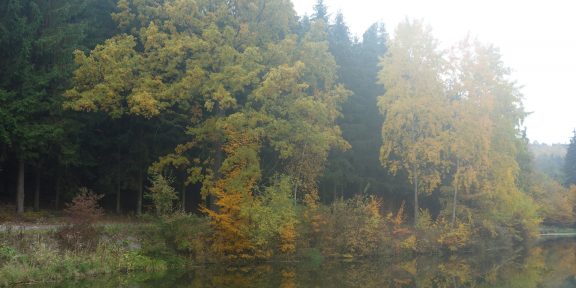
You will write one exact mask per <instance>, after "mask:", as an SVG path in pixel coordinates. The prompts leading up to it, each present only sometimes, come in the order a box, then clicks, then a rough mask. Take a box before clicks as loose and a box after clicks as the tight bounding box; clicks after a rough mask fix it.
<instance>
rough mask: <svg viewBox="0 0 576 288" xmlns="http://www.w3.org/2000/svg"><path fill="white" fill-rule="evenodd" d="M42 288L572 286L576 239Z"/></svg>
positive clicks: (127, 277)
mask: <svg viewBox="0 0 576 288" xmlns="http://www.w3.org/2000/svg"><path fill="white" fill-rule="evenodd" d="M42 287H87V288H92V287H135V288H136V287H208V288H211V287H241V288H244V287H255V288H258V287H282V288H291V287H523V288H528V287H576V239H575V238H570V239H558V240H549V241H545V242H542V243H540V244H539V245H536V246H534V247H532V248H528V249H518V250H517V251H508V250H499V251H496V250H492V251H486V252H484V253H478V254H468V255H459V256H449V257H440V256H436V257H434V256H421V257H416V258H413V259H410V260H402V261H399V260H397V261H394V260H393V259H392V260H390V259H388V260H378V259H370V260H358V261H323V262H318V261H316V262H314V261H308V262H306V261H304V262H299V263H280V264H260V265H253V266H247V267H222V266H220V265H218V266H217V265H213V266H205V267H198V268H192V269H190V270H188V271H168V272H166V273H161V274H153V273H134V274H129V275H115V276H106V277H100V278H98V279H90V280H84V281H80V282H77V281H70V282H64V283H58V284H52V286H51V285H42Z"/></svg>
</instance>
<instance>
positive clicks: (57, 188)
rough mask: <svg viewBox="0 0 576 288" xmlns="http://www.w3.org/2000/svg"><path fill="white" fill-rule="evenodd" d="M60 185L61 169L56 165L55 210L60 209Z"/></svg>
mask: <svg viewBox="0 0 576 288" xmlns="http://www.w3.org/2000/svg"><path fill="white" fill-rule="evenodd" d="M61 187H62V175H61V170H60V167H58V170H57V172H56V199H54V202H55V203H54V207H55V208H56V210H59V209H60V189H61Z"/></svg>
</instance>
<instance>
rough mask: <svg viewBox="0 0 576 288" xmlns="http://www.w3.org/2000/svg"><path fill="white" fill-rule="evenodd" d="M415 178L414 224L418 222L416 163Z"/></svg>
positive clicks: (413, 169) (414, 168) (413, 170)
mask: <svg viewBox="0 0 576 288" xmlns="http://www.w3.org/2000/svg"><path fill="white" fill-rule="evenodd" d="M412 173H413V174H414V175H413V178H414V226H416V223H418V210H419V207H418V172H417V171H416V165H414V166H413V168H412Z"/></svg>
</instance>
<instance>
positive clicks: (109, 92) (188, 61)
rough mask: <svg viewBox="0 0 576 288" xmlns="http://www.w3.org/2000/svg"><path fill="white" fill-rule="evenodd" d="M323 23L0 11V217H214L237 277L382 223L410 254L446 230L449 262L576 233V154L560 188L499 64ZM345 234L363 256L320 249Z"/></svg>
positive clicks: (207, 9)
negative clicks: (80, 199)
mask: <svg viewBox="0 0 576 288" xmlns="http://www.w3.org/2000/svg"><path fill="white" fill-rule="evenodd" d="M314 11H315V12H314V14H313V15H310V16H303V17H299V16H297V15H296V13H295V12H294V9H293V7H292V4H291V3H290V1H288V0H266V1H258V0H236V1H228V0H163V1H161V0H118V1H115V0H48V1H35V0H7V1H2V2H1V3H0V201H1V202H3V203H5V204H6V205H5V206H2V207H6V208H5V209H11V212H12V208H11V207H14V209H13V212H14V213H24V212H25V210H32V209H33V210H39V209H55V210H59V209H62V208H63V207H65V206H64V204H65V203H68V202H70V201H71V200H72V199H73V197H74V196H75V195H77V194H78V193H79V191H81V189H80V188H82V187H86V188H88V189H90V190H92V191H94V192H95V193H97V194H102V195H104V197H103V198H102V199H101V201H100V204H101V205H103V207H105V208H106V210H107V211H109V212H110V213H113V212H115V213H119V214H136V215H140V214H142V213H159V214H165V213H170V212H171V211H174V210H181V211H186V212H189V213H193V214H197V215H203V216H206V217H207V218H206V219H210V227H211V229H213V231H214V232H213V233H214V235H216V236H215V237H214V238H213V239H214V241H213V242H212V245H213V247H216V248H215V251H217V252H219V253H222V254H224V255H235V256H238V257H240V258H243V257H244V256H246V255H256V256H261V257H262V258H266V257H268V256H269V254H270V253H271V252H270V251H269V250H267V249H264V248H262V247H268V245H271V244H270V243H272V242H274V241H277V242H278V243H279V244H278V245H279V246H278V247H279V248H278V249H279V251H281V252H283V253H288V252H291V251H293V250H294V249H295V247H296V246H299V247H300V246H306V245H308V246H311V247H313V246H314V245H315V243H317V242H319V241H323V242H326V241H328V242H329V241H334V245H335V246H337V245H340V244H341V245H343V246H345V247H348V248H350V247H352V248H350V249H351V250H352V252H350V253H359V254H363V253H364V254H368V253H370V251H369V249H370V247H371V246H370V245H372V244H373V243H372V244H371V243H370V242H369V241H372V240H373V241H377V239H379V238H377V237H376V236H374V235H373V234H370V233H372V232H373V231H375V230H378V228H377V227H379V226H378V225H383V224H381V223H388V224H389V225H392V226H394V227H395V228H394V230H393V231H392V232H391V233H392V234H391V235H395V236H398V237H401V238H402V237H403V238H402V240H403V241H404V242H402V245H411V244H410V243H412V242H413V241H416V240H414V239H416V238H412V236H405V235H407V234H406V233H409V232H406V231H405V230H402V229H400V228H399V227H400V225H404V224H408V223H413V224H414V227H416V228H417V229H420V230H418V231H429V229H432V228H430V227H434V229H438V230H437V231H440V232H438V233H439V234H438V235H440V236H437V237H438V239H439V240H438V243H440V244H442V245H446V246H447V247H449V248H453V247H460V246H462V245H465V243H466V242H468V241H470V239H472V238H474V237H472V236H471V235H481V236H483V237H488V238H490V237H493V238H497V237H500V236H502V235H511V236H510V238H511V239H513V240H515V241H518V240H526V239H529V238H531V237H533V236H535V235H536V234H537V232H538V227H539V225H540V224H542V223H545V224H549V225H564V226H567V225H573V224H574V221H575V218H574V206H575V203H576V202H575V200H576V189H572V188H570V185H572V184H576V180H574V179H576V167H573V166H574V165H576V160H574V159H576V158H574V157H576V140H574V139H573V140H572V144H571V145H570V148H568V155H567V157H566V159H567V160H566V164H565V165H564V164H562V165H563V169H559V170H557V171H555V172H554V173H555V174H550V173H549V174H546V173H543V172H542V171H540V170H539V169H536V168H535V167H536V165H535V164H534V162H535V161H534V156H533V154H532V153H531V152H530V150H529V147H528V145H529V144H528V143H529V140H528V139H527V138H526V137H525V131H524V130H523V128H522V121H523V120H524V118H525V117H526V116H527V113H526V111H525V110H524V109H523V106H522V94H521V91H520V88H519V86H518V85H517V84H516V83H514V82H513V81H511V80H510V70H509V69H508V68H507V67H506V65H505V64H504V63H502V61H501V57H500V55H499V52H498V49H497V48H495V47H493V46H491V45H486V44H483V43H479V42H478V41H476V40H474V39H464V40H462V41H461V42H460V43H457V44H455V45H454V46H452V47H451V48H450V49H441V48H440V47H439V46H438V41H437V40H436V39H435V38H434V36H433V34H432V31H431V29H430V28H429V27H427V26H426V25H425V24H424V23H422V22H421V21H411V20H406V21H405V22H403V23H401V24H400V25H399V26H398V27H396V28H395V30H394V31H395V32H394V33H391V35H392V36H393V37H391V35H390V34H389V31H387V30H386V28H388V27H386V28H385V26H384V24H382V23H375V24H374V25H373V26H371V27H370V28H369V29H368V30H367V31H366V32H365V33H364V34H363V35H362V37H361V39H358V38H355V37H353V36H352V35H351V34H350V32H349V29H348V27H347V25H346V21H345V15H342V14H341V13H338V14H336V15H330V14H329V13H328V9H327V7H326V6H325V5H324V4H323V2H322V1H318V2H317V3H316V4H315V6H314ZM570 149H572V150H574V151H573V152H570V151H571V150H570ZM571 153H572V154H571ZM560 161H562V160H560ZM542 165H544V164H542ZM542 165H540V166H542ZM564 166H565V167H564ZM554 167H558V164H556V166H554ZM544 170H546V169H544ZM159 203H163V204H162V205H161V204H159ZM338 217H344V218H345V217H351V218H350V219H355V220H354V221H356V222H352V223H347V222H346V221H345V220H342V218H338ZM352 217H357V218H352ZM362 217H364V218H362ZM358 219H363V220H358ZM351 221H352V220H351ZM358 221H360V222H361V223H362V224H358V223H360V222H358ZM362 221H363V222H362ZM348 224H349V225H351V227H352V226H353V227H356V228H358V227H359V226H361V225H364V226H362V227H360V228H358V229H360V230H359V231H360V232H358V231H356V232H354V231H352V230H350V231H351V232H350V235H348V236H349V238H350V237H354V235H356V236H357V237H360V238H362V240H358V239H356V240H350V241H351V242H347V243H344V244H342V243H339V242H338V241H337V239H332V238H330V237H329V236H327V235H332V234H330V233H328V232H326V231H324V230H323V229H334V231H344V230H345V229H347V228H346V227H347V226H346V227H345V226H342V227H340V226H338V225H348ZM357 226H358V227H357ZM375 227H376V228H375ZM370 229H372V230H370ZM427 229H428V230H427ZM346 231H348V230H346ZM362 233H364V234H362ZM431 233H432V232H431ZM334 235H338V234H334ZM343 237H346V236H343ZM414 237H415V236H414ZM300 238H305V239H306V240H305V241H303V240H296V239H300ZM330 239H332V240H330ZM418 239H420V238H418ZM298 241H300V242H298ZM355 241H356V242H355ZM358 241H359V242H362V241H365V242H366V243H364V242H362V244H358V243H357V242H358ZM303 242H305V244H302V243H303ZM295 243H298V244H297V245H296V244H295ZM295 245H296V246H295ZM355 245H356V246H355ZM412 245H416V244H412ZM254 251H257V252H254ZM258 253H261V254H258Z"/></svg>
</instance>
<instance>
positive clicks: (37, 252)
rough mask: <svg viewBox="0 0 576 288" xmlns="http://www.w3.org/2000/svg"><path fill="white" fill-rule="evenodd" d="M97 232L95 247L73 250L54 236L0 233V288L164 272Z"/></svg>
mask: <svg viewBox="0 0 576 288" xmlns="http://www.w3.org/2000/svg"><path fill="white" fill-rule="evenodd" d="M101 230H102V231H99V232H102V233H101V234H100V235H98V239H97V243H96V245H94V246H93V247H91V248H88V245H87V246H85V247H82V245H84V244H85V243H79V244H80V245H79V246H78V247H75V248H74V249H70V248H71V247H65V245H63V244H62V241H60V240H59V236H58V234H57V232H50V231H48V232H47V231H26V232H21V231H20V232H18V231H16V232H14V231H5V232H3V233H0V286H4V287H9V286H13V285H16V284H31V283H46V282H57V281H62V280H64V279H74V278H76V279H79V278H85V277H89V276H93V275H99V274H110V273H118V272H130V271H162V270H166V269H167V263H166V262H165V261H163V260H158V259H152V258H150V257H147V256H144V255H142V254H141V253H140V251H139V249H136V248H137V247H135V244H134V243H131V242H130V241H129V240H128V241H126V240H120V234H116V235H114V234H110V233H108V232H106V231H104V230H106V229H101ZM122 236H125V235H122ZM125 239H131V238H125Z"/></svg>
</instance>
